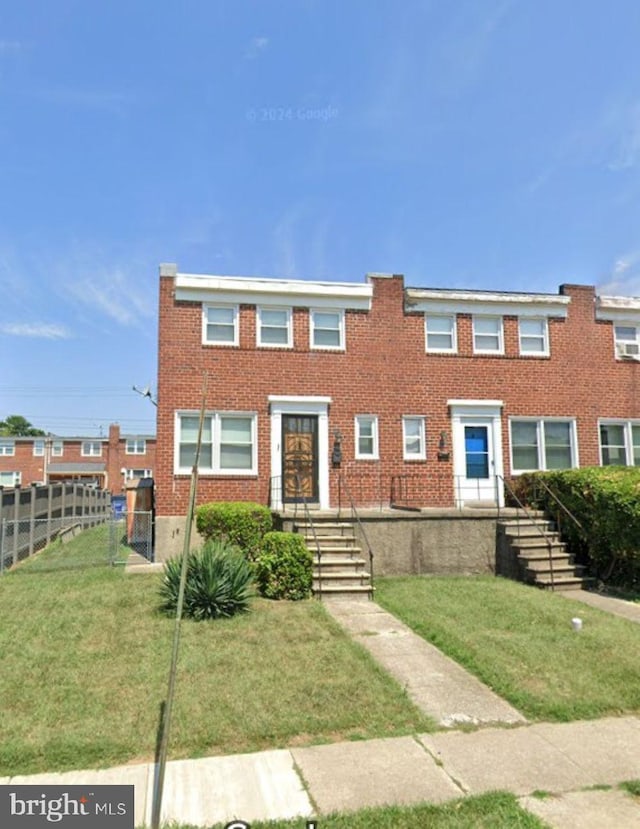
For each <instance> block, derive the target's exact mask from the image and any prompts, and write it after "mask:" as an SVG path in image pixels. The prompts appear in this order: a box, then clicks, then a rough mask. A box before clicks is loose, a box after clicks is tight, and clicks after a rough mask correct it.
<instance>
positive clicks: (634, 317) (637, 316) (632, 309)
mask: <svg viewBox="0 0 640 829" xmlns="http://www.w3.org/2000/svg"><path fill="white" fill-rule="evenodd" d="M596 319H597V320H608V321H610V322H627V321H628V322H630V323H632V324H634V325H637V324H638V322H640V297H637V296H598V297H596Z"/></svg>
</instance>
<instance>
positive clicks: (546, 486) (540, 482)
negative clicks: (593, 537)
mask: <svg viewBox="0 0 640 829" xmlns="http://www.w3.org/2000/svg"><path fill="white" fill-rule="evenodd" d="M535 483H536V484H538V485H540V486H541V487H542V488H543V489H544V490H545V492H546V493H547V494H548V495H550V496H551V497H552V498H553V500H554V501H555V503H556V504H557V505H558V506H559V507H560V509H561V510H562V512H564V514H565V515H566V516H567V517H568V518H570V519H571V521H573V523H574V524H575V525H576V527H577V528H578V529H579V530H580V532H582V533H584V527H583V526H582V524H581V523H580V522H579V521H578V519H577V518H576V517H575V515H574V514H573V513H572V512H571V510H570V509H569V508H568V507H567V506H566V505H565V504H563V503H562V501H561V500H560V498H558V496H557V495H556V494H555V492H554V491H553V490H552V489H551V487H550V486H549V484H547V483H546V481H543V480H542V478H538V479H537V480H536V481H535ZM561 516H562V513H561V512H556V516H555V520H556V525H557V527H558V533H559V534H560V536H562V524H561Z"/></svg>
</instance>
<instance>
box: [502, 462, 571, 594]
mask: <svg viewBox="0 0 640 829" xmlns="http://www.w3.org/2000/svg"><path fill="white" fill-rule="evenodd" d="M498 481H502V486H503V487H504V488H505V489H506V491H507V492H508V493H509V495H510V496H511V498H512V499H513V500H514V501H515V503H516V504H517V505H518V507H519V508H520V509H521V510H522V511H523V512H524V514H525V515H526V516H527V519H528V520H529V521H531V522H532V524H531V526H533V527H535V529H536V530H537V531H538V532H539V534H540V536H541V538H542V539H543V540H544V542H545V544H546V545H547V550H548V553H549V575H550V577H551V590H552V592H555V589H556V587H555V579H554V572H553V546H552V542H551V539H550V538H549V536H548V535H547V534H546V533H545V532H544V530H543V529H542V528H541V527H540V526H539V525H538V524H537V523H536V520H535V519H534V517H533V516H532V515H531V513H530V512H529V510H528V509H527V508H526V507H525V505H524V504H523V503H522V501H521V500H520V499H519V498H518V496H517V495H516V494H515V492H514V491H513V488H512V487H511V486H510V485H509V484H508V483H507V482H506V481H505V479H504V478H503V476H502V475H496V485H497V482H498ZM498 504H500V501H499V500H498ZM499 516H500V507H499V506H498V517H499ZM516 521H517V525H516V526H517V528H518V538H519V537H520V515H519V513H516Z"/></svg>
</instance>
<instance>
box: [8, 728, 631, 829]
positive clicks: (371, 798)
mask: <svg viewBox="0 0 640 829" xmlns="http://www.w3.org/2000/svg"><path fill="white" fill-rule="evenodd" d="M639 745H640V719H639V718H637V717H621V718H609V719H604V720H593V721H589V722H576V723H566V724H553V725H550V724H546V723H544V724H537V725H525V726H521V727H519V728H485V729H482V730H479V731H475V732H473V733H463V732H460V731H443V732H438V733H435V734H420V735H416V736H415V737H395V738H389V739H380V740H366V741H362V742H347V743H334V744H332V745H319V746H311V747H308V748H292V749H281V750H277V751H265V752H260V753H256V754H241V755H233V756H224V757H205V758H202V759H199V760H177V761H173V762H169V763H168V764H167V768H166V776H165V791H164V798H163V820H166V821H171V820H174V821H180V822H185V823H189V824H193V825H194V826H203V827H204V826H211V825H212V824H214V823H226V822H230V821H232V820H243V821H246V822H247V823H251V822H252V821H256V820H268V819H276V818H293V817H299V818H301V821H300V826H301V827H303V826H304V825H305V822H304V820H303V819H304V818H312V817H318V818H321V816H322V815H326V814H328V813H330V812H334V811H340V812H348V811H355V810H357V809H360V808H364V807H367V806H380V805H383V804H389V803H393V804H407V805H409V804H417V803H421V802H424V801H429V802H431V803H442V802H444V801H447V800H451V799H455V798H459V797H462V796H464V795H471V794H481V793H483V792H487V791H491V790H495V789H502V790H506V791H510V792H513V793H514V794H515V795H517V796H519V797H521V798H522V800H521V803H522V805H523V806H524V807H525V808H526V809H529V810H530V811H532V812H535V813H536V814H538V815H539V816H540V817H541V818H543V819H544V820H545V821H546V822H547V823H548V824H549V825H550V826H553V827H557V829H571V828H572V827H580V829H585V827H590V826H593V827H598V829H607V827H611V829H627V827H629V829H632V827H636V826H640V801H639V800H638V799H635V798H633V797H632V796H631V795H628V794H626V793H624V792H621V791H619V790H617V789H612V790H610V791H584V790H585V789H587V788H588V787H593V786H603V785H609V786H615V785H616V784H618V783H620V782H622V781H624V780H632V779H638V778H640V752H639V751H638V746H639ZM153 781H154V766H153V764H146V763H145V764H141V765H131V766H120V767H118V768H113V769H107V770H104V771H77V772H66V773H64V774H40V775H35V776H30V777H27V776H20V777H13V778H11V779H9V778H4V779H0V783H2V784H8V783H12V784H15V785H25V784H37V785H47V784H56V785H86V786H91V785H101V784H115V783H118V784H130V785H133V786H135V804H136V815H135V821H136V826H141V825H143V824H144V823H147V825H148V824H149V822H150V814H151V801H152V796H153ZM534 792H547V793H553V796H548V797H545V798H544V799H541V798H540V797H532V796H531V795H532V794H533V793H534ZM319 825H320V826H321V825H322V821H321V819H320V820H319Z"/></svg>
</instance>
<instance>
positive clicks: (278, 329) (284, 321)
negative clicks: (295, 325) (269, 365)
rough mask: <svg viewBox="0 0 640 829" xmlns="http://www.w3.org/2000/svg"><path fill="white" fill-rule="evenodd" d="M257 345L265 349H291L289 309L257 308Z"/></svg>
mask: <svg viewBox="0 0 640 829" xmlns="http://www.w3.org/2000/svg"><path fill="white" fill-rule="evenodd" d="M257 331H258V345H259V346H264V347H267V348H278V347H280V348H291V345H292V342H293V338H292V334H291V309H290V308H258V323H257Z"/></svg>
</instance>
